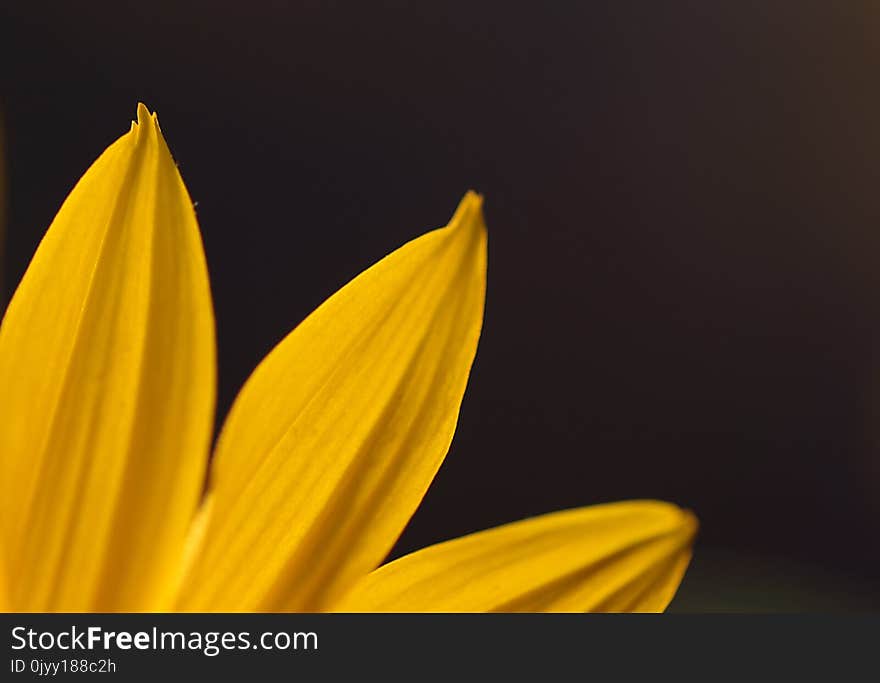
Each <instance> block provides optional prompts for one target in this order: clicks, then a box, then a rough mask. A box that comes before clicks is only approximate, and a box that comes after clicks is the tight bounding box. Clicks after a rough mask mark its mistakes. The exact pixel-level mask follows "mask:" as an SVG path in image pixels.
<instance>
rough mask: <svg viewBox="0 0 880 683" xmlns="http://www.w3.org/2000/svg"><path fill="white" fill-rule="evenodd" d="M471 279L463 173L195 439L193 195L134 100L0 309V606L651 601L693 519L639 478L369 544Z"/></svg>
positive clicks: (622, 604)
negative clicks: (520, 517)
mask: <svg viewBox="0 0 880 683" xmlns="http://www.w3.org/2000/svg"><path fill="white" fill-rule="evenodd" d="M485 286H486V229H485V226H484V222H483V214H482V200H481V198H480V197H479V196H478V195H477V194H475V193H473V192H469V193H468V194H467V195H465V197H464V199H463V200H462V201H461V203H460V205H459V207H458V209H457V210H456V212H455V214H454V216H453V217H452V219H451V221H450V222H449V224H448V225H447V226H446V227H444V228H441V229H438V230H434V231H432V232H429V233H427V234H425V235H423V236H421V237H419V238H418V239H415V240H413V241H411V242H409V243H407V244H405V245H404V246H403V247H401V248H399V249H397V250H396V251H394V252H393V253H391V254H390V255H388V256H387V257H385V258H384V259H382V260H381V261H379V262H378V263H376V264H375V265H374V266H372V267H371V268H369V269H368V270H366V271H365V272H363V273H362V274H361V275H359V276H358V277H356V278H355V279H354V280H352V281H351V282H349V283H348V284H347V285H345V286H344V287H343V288H342V289H340V290H339V291H338V292H337V293H336V294H334V295H333V296H332V297H330V298H329V299H328V300H327V301H326V302H325V303H324V304H322V305H321V306H320V307H319V308H318V309H317V310H316V311H314V313H312V314H311V315H310V316H309V317H308V318H306V320H305V321H303V322H302V323H301V324H300V325H298V326H297V327H296V328H295V329H294V330H293V331H292V332H291V333H290V334H289V335H288V336H287V337H286V338H285V339H284V340H282V341H281V342H280V343H279V344H278V345H277V346H276V347H275V348H274V350H272V352H271V353H269V355H268V356H267V357H266V358H265V359H264V360H263V361H262V362H261V363H260V364H259V366H258V367H257V368H256V370H255V371H254V372H253V374H252V375H251V377H250V378H249V379H248V381H247V382H246V384H245V385H244V387H243V388H242V390H241V392H240V393H239V395H238V397H237V399H236V400H235V402H234V404H233V407H232V409H231V411H230V413H229V415H228V417H227V418H226V421H225V423H224V425H223V428H222V430H221V432H220V436H219V437H218V439H217V442H216V445H215V446H214V448H213V455H212V456H211V457H209V454H210V451H211V445H212V431H213V421H214V403H215V385H216V350H215V340H214V317H213V309H212V302H211V292H210V287H209V281H208V272H207V267H206V264H205V257H204V253H203V248H202V242H201V237H200V233H199V228H198V224H197V222H196V216H195V213H194V211H193V204H192V201H191V200H190V197H189V195H188V194H187V191H186V188H185V187H184V184H183V181H182V179H181V177H180V175H179V173H178V170H177V167H176V166H175V164H174V161H173V160H172V158H171V154H170V152H169V150H168V147H167V146H166V143H165V141H164V138H163V136H162V133H161V131H160V129H159V125H158V121H157V119H156V116H155V114H150V113H149V111H148V110H147V108H146V107H144V106H143V105H139V106H138V121H137V122H136V123H135V122H132V127H131V130H130V131H129V132H128V133H127V134H125V135H123V136H122V137H121V138H119V139H118V140H117V141H116V142H114V143H113V144H112V145H110V147H109V148H107V150H106V151H105V152H104V153H103V154H102V155H101V156H100V157H99V158H98V159H97V160H96V161H95V162H94V164H93V165H92V166H91V167H90V168H89V169H88V170H87V171H86V173H85V175H83V177H82V178H81V179H80V181H79V183H77V185H76V187H75V188H74V189H73V190H72V192H71V193H70V195H69V196H68V198H67V199H66V200H65V202H64V204H63V206H62V207H61V209H60V211H59V212H58V214H57V216H56V218H55V220H54V221H53V222H52V225H51V226H50V228H49V230H48V231H47V233H46V235H45V237H44V238H43V240H42V242H41V243H40V245H39V248H38V249H37V251H36V253H35V255H34V257H33V259H32V261H31V263H30V266H29V267H28V269H27V272H26V273H25V275H24V277H23V279H22V281H21V283H20V284H19V286H18V288H17V290H16V291H15V294H14V296H13V297H12V300H11V302H10V304H9V306H8V309H7V310H6V313H5V315H4V318H3V323H2V327H0V415H3V422H2V424H0V458H2V460H0V473H2V480H0V487H2V491H0V505H2V529H0V532H2V534H3V536H2V553H3V554H2V557H0V606H2V607H3V608H4V609H5V610H8V611H34V612H39V611H74V612H88V611H229V612H236V611H492V610H495V611H518V610H525V611H542V610H565V611H584V610H603V611H624V610H637V611H654V610H662V609H664V608H665V606H666V605H667V603H668V602H669V600H670V599H671V598H672V596H673V594H674V592H675V590H676V588H677V586H678V584H679V582H680V580H681V577H682V575H683V573H684V571H685V568H686V566H687V563H688V561H689V557H690V548H691V544H692V541H693V537H694V534H695V530H696V522H695V519H694V517H693V515H691V514H690V513H689V512H687V511H684V510H682V509H680V508H678V507H676V506H674V505H671V504H668V503H663V502H659V501H628V502H622V503H612V504H606V505H598V506H593V507H586V508H581V509H574V510H567V511H562V512H556V513H551V514H548V515H544V516H541V517H536V518H533V519H528V520H525V521H520V522H516V523H512V524H508V525H505V526H501V527H499V528H496V529H491V530H488V531H483V532H480V533H476V534H473V535H470V536H466V537H463V538H459V539H456V540H452V541H448V542H445V543H440V544H438V545H435V546H432V547H429V548H426V549H424V550H421V551H418V552H415V553H413V554H411V555H407V556H404V557H402V558H400V559H398V560H396V561H393V562H390V563H388V564H386V565H384V566H380V565H381V563H382V561H383V560H384V558H385V557H386V556H387V555H388V553H389V551H390V549H391V547H392V546H393V544H394V542H395V540H396V539H397V538H398V536H399V535H400V533H401V531H402V530H403V528H404V526H405V525H406V524H407V522H408V520H409V519H410V517H411V516H412V514H413V512H414V511H415V509H416V507H417V506H418V504H419V502H420V501H421V499H422V497H423V496H424V494H425V492H426V490H427V488H428V486H429V485H430V483H431V480H432V479H433V477H434V475H435V474H436V472H437V470H438V468H439V467H440V465H441V463H442V461H443V458H444V457H445V455H446V452H447V450H448V449H449V445H450V443H451V441H452V436H453V432H454V431H455V426H456V422H457V419H458V412H459V407H460V404H461V400H462V396H463V394H464V390H465V386H466V384H467V379H468V374H469V372H470V368H471V364H472V362H473V359H474V355H475V353H476V349H477V342H478V339H479V335H480V329H481V325H482V318H483V304H484V299H485ZM206 481H207V485H206V483H205V482H206Z"/></svg>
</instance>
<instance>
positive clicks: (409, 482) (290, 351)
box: [178, 193, 486, 611]
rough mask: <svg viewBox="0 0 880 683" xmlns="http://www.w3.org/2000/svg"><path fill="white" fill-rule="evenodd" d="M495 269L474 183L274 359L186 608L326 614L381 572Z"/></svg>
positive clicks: (426, 462) (424, 468) (240, 404)
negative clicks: (448, 211) (441, 224)
mask: <svg viewBox="0 0 880 683" xmlns="http://www.w3.org/2000/svg"><path fill="white" fill-rule="evenodd" d="M485 278H486V235H485V227H484V225H483V218H482V212H481V200H480V198H479V197H478V196H477V195H475V194H473V193H469V194H468V195H467V196H466V197H465V198H464V200H463V201H462V203H461V205H460V206H459V208H458V210H457V212H456V213H455V216H454V217H453V219H452V221H451V223H450V224H449V226H447V227H446V228H443V229H440V230H435V231H434V232H431V233H428V234H427V235H424V236H422V237H420V238H418V239H416V240H413V241H412V242H410V243H408V244H406V245H404V246H403V247H401V248H400V249H398V250H397V251H395V252H394V253H392V254H391V255H389V256H387V257H386V258H385V259H383V260H382V261H380V262H379V263H377V264H376V265H374V266H373V267H372V268H370V269H368V270H367V271H365V272H364V273H362V274H361V275H360V276H359V277H357V278H356V279H354V280H353V281H352V282H350V283H349V284H348V285H346V286H345V287H343V288H342V289H341V290H340V291H339V292H337V293H336V294H335V295H334V296H332V297H331V298H330V299H328V300H327V301H326V302H325V303H324V304H323V305H321V306H320V307H319V308H318V309H317V310H316V311H315V312H314V313H312V315H311V316H309V317H308V318H307V319H306V320H305V321H304V322H303V323H302V324H300V325H299V326H298V327H297V328H296V329H295V330H294V331H293V332H291V333H290V334H289V335H288V336H287V338H286V339H284V340H283V341H282V342H281V343H280V344H279V345H278V346H277V347H276V348H275V349H274V350H273V351H272V352H271V353H270V354H269V355H268V356H267V357H266V359H265V360H264V361H263V362H262V363H261V364H260V366H259V367H258V368H257V369H256V370H255V372H254V373H253V375H252V376H251V378H250V379H249V380H248V382H247V383H246V385H245V386H244V388H243V389H242V392H241V394H240V395H239V396H238V398H237V399H236V402H235V404H234V406H233V408H232V410H231V412H230V415H229V418H228V420H227V421H226V424H225V426H224V428H223V431H222V433H221V437H220V440H219V442H218V447H217V453H216V460H215V465H214V467H213V470H212V473H211V490H212V494H213V503H212V505H213V511H212V516H211V521H210V523H209V525H208V529H207V532H206V535H205V538H204V542H203V546H202V552H201V554H200V556H199V558H198V561H197V562H196V563H195V564H194V566H193V567H192V570H191V572H190V576H189V580H188V581H187V582H186V584H185V586H184V588H183V590H182V592H181V596H180V602H179V604H178V606H179V607H180V608H182V609H187V610H227V611H237V610H272V609H280V608H282V607H284V608H290V609H297V610H312V609H319V608H320V607H321V606H322V605H323V604H324V603H325V602H326V601H327V600H328V599H330V598H331V597H332V596H333V595H336V594H338V593H339V592H341V591H342V590H344V589H345V588H347V587H348V586H349V585H350V584H351V582H352V581H354V580H355V579H356V578H359V577H360V576H362V575H364V574H366V573H367V572H369V571H371V570H372V569H374V568H375V567H376V566H378V564H379V563H380V562H381V561H382V559H383V558H384V557H385V555H386V554H387V553H388V551H389V550H390V548H391V546H392V545H393V543H394V541H395V540H396V538H397V537H398V535H399V534H400V532H401V531H402V530H403V527H404V526H405V525H406V523H407V521H408V520H409V518H410V516H411V515H412V513H413V512H414V510H415V508H416V506H417V505H418V504H419V502H420V501H421V499H422V497H423V496H424V494H425V491H426V490H427V488H428V486H429V485H430V483H431V480H432V479H433V477H434V475H435V473H436V472H437V469H438V468H439V467H440V464H441V462H442V460H443V458H444V456H445V454H446V451H447V450H448V448H449V444H450V442H451V440H452V435H453V432H454V430H455V424H456V420H457V418H458V411H459V406H460V403H461V399H462V395H463V394H464V390H465V385H466V383H467V377H468V373H469V371H470V367H471V363H472V361H473V358H474V354H475V352H476V347H477V340H478V338H479V334H480V327H481V324H482V317H483V301H484V298H485Z"/></svg>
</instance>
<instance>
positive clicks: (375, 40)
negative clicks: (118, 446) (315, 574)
mask: <svg viewBox="0 0 880 683" xmlns="http://www.w3.org/2000/svg"><path fill="white" fill-rule="evenodd" d="M878 73H880V6H878V5H877V3H874V2H871V1H870V0H862V1H855V0H854V1H853V2H843V3H832V2H807V1H797V2H795V1H794V0H790V1H788V2H778V1H777V2H773V1H768V0H761V1H754V2H743V1H734V0H730V1H728V2H703V1H701V0H693V1H690V2H686V1H684V0H677V1H672V0H670V1H667V2H653V1H651V0H642V1H641V2H633V1H630V2H627V1H625V0H604V1H601V2H598V1H597V2H573V1H568V2H555V3H543V4H539V3H530V4H528V5H527V4H526V3H515V2H501V1H500V0H498V1H496V2H488V3H479V2H469V3H455V2H443V3H440V2H434V3H428V2H421V3H359V2H350V3H336V2H260V1H258V0H253V1H251V2H241V1H236V2H225V1H217V2H203V3H192V2H172V1H171V0H153V1H152V2H137V3H127V2H120V1H119V0H113V1H111V0H101V1H97V2H96V1H91V2H77V3H60V2H59V3H48V2H33V1H32V2H17V1H15V0H12V1H11V2H10V0H6V1H5V2H0V74H2V80H0V98H2V108H3V111H4V115H5V128H6V131H5V132H6V138H7V167H8V168H7V170H8V190H9V196H8V211H7V213H8V221H7V245H6V257H5V260H6V269H5V283H6V290H7V292H8V291H9V290H10V289H12V288H13V287H14V285H15V283H16V282H17V281H18V279H19V278H20V276H21V274H22V273H23V272H24V269H25V267H26V265H27V262H28V260H29V258H30V256H31V254H32V253H33V250H34V249H35V247H36V244H37V242H38V240H39V239H40V237H41V235H42V233H43V231H44V230H45V228H46V227H47V226H48V224H49V222H50V221H51V219H52V217H53V215H54V213H55V211H56V210H57V209H58V207H59V205H60V204H61V202H62V200H63V198H64V196H65V195H66V193H67V192H68V191H69V190H70V188H71V187H72V185H73V184H74V183H75V181H76V180H77V179H78V178H79V176H80V175H81V174H82V172H83V171H84V170H85V169H86V167H87V166H88V165H89V164H90V163H91V161H92V160H93V159H94V158H95V157H96V156H97V155H98V154H99V153H100V152H101V151H102V150H103V149H104V148H105V147H106V146H107V145H108V144H109V143H110V142H111V141H112V140H113V139H115V138H116V137H117V136H118V135H120V134H122V133H124V132H126V131H127V130H128V125H129V120H130V119H131V118H132V117H134V115H135V105H136V103H137V102H138V101H139V100H142V101H144V102H145V103H147V105H148V106H149V107H150V108H151V109H155V110H157V111H158V113H159V116H160V121H161V123H162V126H163V131H164V132H165V135H166V137H167V139H168V141H169V144H170V146H171V149H172V151H173V153H174V155H175V157H176V159H177V161H178V162H179V165H180V167H181V171H182V173H183V176H184V179H185V180H186V183H187V186H188V188H189V190H190V192H191V194H192V195H193V197H194V199H195V200H196V201H197V202H198V213H199V218H200V223H201V226H202V230H203V232H204V236H205V242H206V248H207V254H208V262H209V267H210V269H211V278H212V285H213V290H214V299H215V305H216V308H217V322H218V336H219V354H220V356H219V358H220V414H221V415H222V414H223V413H225V411H226V409H227V408H228V406H229V404H230V402H231V401H232V399H233V397H234V395H235V392H236V390H237V388H238V387H239V386H240V384H241V383H242V381H243V380H244V379H245V378H246V376H247V375H248V373H249V372H250V370H251V369H252V368H253V367H254V366H255V365H256V363H257V362H258V361H259V360H260V359H261V357H262V356H263V355H264V354H265V353H266V352H267V351H268V350H269V349H270V348H271V347H272V346H273V345H274V344H275V343H276V342H277V341H278V340H279V339H280V338H281V337H282V336H283V335H284V334H285V333H286V332H287V331H289V329H291V327H292V326H293V325H294V324H296V323H297V322H298V321H299V320H301V319H302V318H303V317H304V316H305V315H307V314H308V313H309V312H310V311H311V310H312V309H313V308H314V307H315V306H316V305H318V304H319V303H320V302H321V301H322V300H323V299H324V298H325V297H327V296H328V295H330V294H331V293H332V292H333V291H334V290H335V289H336V288H337V287H339V286H340V285H342V284H343V283H344V282H346V281H347V280H348V279H350V278H351V277H353V276H354V275H356V274H357V273H358V272H359V271H360V270H362V269H363V268H365V267H367V266H368V265H370V264H371V263H372V262H374V261H376V260H377V259H379V258H380V257H382V256H384V255H385V254H386V253H387V252H389V251H391V250H392V249H393V248H395V247H397V246H399V245H400V244H402V243H403V242H405V241H407V240H408V239H410V238H412V237H415V236H417V235H419V234H421V233H422V232H424V231H426V230H428V229H430V228H434V227H437V226H440V225H442V224H444V223H445V222H446V220H447V219H448V218H449V216H450V215H451V214H452V211H453V210H454V208H455V206H456V204H457V202H458V200H459V198H460V196H461V195H462V194H463V193H464V191H465V190H467V189H468V188H470V187H473V188H475V189H477V190H479V191H480V192H482V193H484V194H485V196H486V215H487V221H488V224H489V230H490V247H489V249H490V254H489V292H488V304H487V310H486V319H485V326H484V332H483V338H482V341H481V345H480V350H479V352H478V355H477V361H476V365H475V368H474V372H473V374H472V377H471V382H470V386H469V389H468V394H467V396H466V398H465V402H464V406H463V411H462V416H461V420H460V424H459V429H458V433H457V435H456V438H455V442H454V444H453V447H452V450H451V452H450V454H449V457H448V459H447V461H446V464H444V466H443V468H442V470H441V472H440V474H439V476H438V477H437V480H436V482H435V484H434V486H433V488H432V489H431V491H430V493H429V494H428V496H427V498H426V499H425V502H424V504H423V506H422V508H421V509H420V510H419V512H418V513H417V514H416V516H415V518H414V519H413V521H412V523H411V525H410V527H409V528H408V529H407V531H406V532H405V534H404V535H403V537H402V539H401V541H400V543H399V545H398V547H397V548H396V550H395V554H400V553H402V552H404V551H408V550H411V549H414V548H417V547H420V546H422V545H425V544H428V543H432V542H435V541H439V540H442V539H446V538H449V537H452V536H455V535H458V534H462V533H466V532H470V531H474V530H477V529H481V528H484V527H487V526H491V525H495V524H498V523H502V522H505V521H511V520H514V519H518V518H521V517H524V516H527V515H532V514H536V513H541V512H546V511H550V510H554V509H559V508H565V507H570V506H576V505H583V504H588V503H593V502H599V501H608V500H615V499H622V498H635V497H656V498H663V499H669V500H672V501H675V502H678V503H680V504H682V505H685V506H687V507H690V508H693V509H694V510H695V511H696V512H697V513H698V515H699V516H700V518H701V521H702V529H701V535H700V539H699V542H698V545H697V547H696V553H695V559H694V562H693V564H692V567H691V570H690V572H689V574H688V576H687V578H686V579H685V582H684V584H683V587H682V590H681V591H680V594H679V596H678V598H677V599H676V602H675V603H674V604H673V607H674V608H675V609H679V610H729V609H733V610H787V611H793V610H877V609H880V543H878V539H880V503H878V493H880V452H878V445H880V444H878V437H880V433H878V425H880V404H878V399H880V365H878V358H877V350H876V349H877V338H878V333H880V315H878V305H877V302H878V300H880V272H878V268H877V266H876V264H877V263H878V259H880V233H878V228H880V192H878V180H880V93H878Z"/></svg>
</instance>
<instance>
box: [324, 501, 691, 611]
mask: <svg viewBox="0 0 880 683" xmlns="http://www.w3.org/2000/svg"><path fill="white" fill-rule="evenodd" d="M696 527H697V523H696V519H695V518H694V517H693V515H691V514H690V513H689V512H686V511H684V510H681V509H679V508H677V507H675V506H674V505H670V504H668V503H661V502H659V501H627V502H623V503H610V504H606V505H596V506H592V507H586V508H580V509H576V510H566V511H563V512H555V513H552V514H549V515H543V516H541V517H536V518H534V519H528V520H525V521H521V522H515V523H513V524H507V525H504V526H501V527H498V528H495V529H489V530H488V531H482V532H479V533H476V534H472V535H470V536H465V537H463V538H458V539H455V540H453V541H447V542H446V543H440V544H438V545H434V546H431V547H429V548H425V549H424V550H420V551H418V552H415V553H412V554H411V555H406V556H404V557H402V558H400V559H398V560H395V561H394V562H391V563H389V564H387V565H385V566H383V567H380V568H379V569H378V570H376V571H374V572H373V573H372V574H370V575H369V576H367V577H366V578H365V579H363V580H362V581H361V582H359V583H358V584H357V585H356V587H355V588H354V589H353V590H352V591H351V592H350V593H349V594H348V595H346V596H345V597H344V598H343V599H341V600H340V601H338V602H337V603H336V604H334V605H333V609H334V610H336V611H341V612H361V611H364V612H489V611H498V612H543V611H554V612H556V611H560V612H583V611H597V612H659V611H662V610H663V609H665V608H666V605H667V604H668V603H669V601H670V600H671V599H672V597H673V596H674V595H675V591H676V589H677V588H678V584H679V582H680V581H681V578H682V576H683V575H684V571H685V569H686V567H687V564H688V561H689V560H690V546H691V543H692V541H693V537H694V534H695V532H696Z"/></svg>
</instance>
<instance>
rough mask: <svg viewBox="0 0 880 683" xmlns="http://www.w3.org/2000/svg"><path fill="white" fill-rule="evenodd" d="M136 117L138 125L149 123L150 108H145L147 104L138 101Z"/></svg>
mask: <svg viewBox="0 0 880 683" xmlns="http://www.w3.org/2000/svg"><path fill="white" fill-rule="evenodd" d="M137 117H138V120H137V122H138V125H139V126H142V125H144V124H146V123H149V121H150V119H151V118H152V117H151V115H150V110H149V109H147V105H145V104H144V103H143V102H138V105H137Z"/></svg>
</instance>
